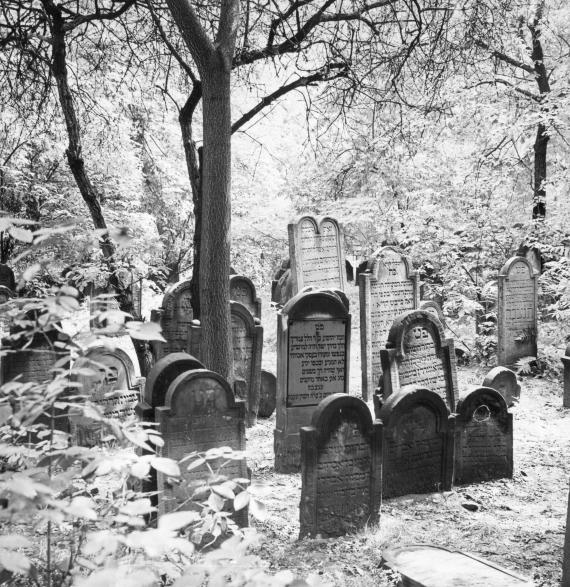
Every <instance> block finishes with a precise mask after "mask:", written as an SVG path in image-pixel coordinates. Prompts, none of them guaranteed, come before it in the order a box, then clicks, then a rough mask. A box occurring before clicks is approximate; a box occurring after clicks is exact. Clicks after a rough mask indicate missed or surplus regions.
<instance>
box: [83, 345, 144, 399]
mask: <svg viewBox="0 0 570 587" xmlns="http://www.w3.org/2000/svg"><path fill="white" fill-rule="evenodd" d="M106 357H110V358H112V359H114V360H117V361H119V363H120V364H121V366H122V367H123V369H124V373H125V375H126V378H127V381H126V382H125V385H126V387H125V388H124V389H131V388H132V387H133V386H134V384H135V381H136V379H137V374H136V369H135V365H134V363H133V361H132V360H131V358H130V357H129V355H128V354H127V353H126V352H125V351H123V350H122V349H117V348H116V349H109V348H107V347H104V346H93V347H90V348H88V349H87V351H86V353H85V355H84V356H83V357H80V358H79V359H77V361H76V362H75V364H74V367H82V366H84V365H87V366H89V365H91V366H94V367H98V365H97V364H98V363H99V364H101V365H103V366H104V365H105V364H106V363H105V358H106Z"/></svg>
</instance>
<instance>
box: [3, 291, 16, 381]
mask: <svg viewBox="0 0 570 587" xmlns="http://www.w3.org/2000/svg"><path fill="white" fill-rule="evenodd" d="M12 297H14V292H13V291H12V290H11V289H8V288H7V287H5V286H3V285H0V349H1V348H2V345H3V342H2V339H3V338H5V337H7V336H9V335H10V323H11V318H10V315H9V313H8V312H9V309H10V306H9V304H8V302H9V301H10V299H11V298H12ZM4 360H5V359H3V358H2V357H1V356H0V385H2V383H3V382H4V380H3V378H2V377H3V366H2V363H3V361H4Z"/></svg>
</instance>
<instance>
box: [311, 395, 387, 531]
mask: <svg viewBox="0 0 570 587" xmlns="http://www.w3.org/2000/svg"><path fill="white" fill-rule="evenodd" d="M380 434H381V425H380V422H377V421H376V422H374V423H373V422H372V416H371V414H370V410H369V409H368V406H367V405H366V404H365V403H364V402H363V401H362V400H361V399H359V398H356V397H351V396H349V395H346V394H344V393H339V394H334V395H332V396H329V397H327V398H325V399H324V400H322V401H321V403H320V404H319V406H318V407H317V409H316V410H315V412H314V413H313V417H312V421H311V426H307V427H303V428H301V477H302V489H301V504H300V522H301V528H300V538H302V537H303V536H307V535H308V536H313V537H314V536H316V535H317V534H320V535H321V536H323V537H325V538H326V537H329V536H341V535H343V534H347V533H349V532H356V531H358V530H361V529H362V528H364V527H365V526H366V525H371V524H374V523H375V522H377V520H378V509H379V507H380V495H381V494H380V490H381V487H380V482H381V466H382V460H381V456H382V453H381V444H380V440H381V438H380Z"/></svg>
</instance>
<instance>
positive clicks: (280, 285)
mask: <svg viewBox="0 0 570 587" xmlns="http://www.w3.org/2000/svg"><path fill="white" fill-rule="evenodd" d="M292 287H293V285H292V280H291V261H290V260H289V259H285V261H282V263H281V265H280V266H279V269H277V271H276V272H275V273H274V274H273V279H272V281H271V301H272V302H274V303H275V304H280V305H283V304H286V303H287V300H290V299H291V298H292V297H293V292H292Z"/></svg>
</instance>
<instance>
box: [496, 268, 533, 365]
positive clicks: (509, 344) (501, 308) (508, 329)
mask: <svg viewBox="0 0 570 587" xmlns="http://www.w3.org/2000/svg"><path fill="white" fill-rule="evenodd" d="M536 277H537V276H536V274H535V273H534V270H533V268H532V265H531V264H530V263H529V261H528V260H527V259H525V258H524V257H511V258H510V259H509V260H508V261H507V262H506V263H505V264H504V265H503V267H502V268H501V271H500V272H499V305H498V309H497V319H498V344H497V363H498V364H499V365H502V366H505V367H510V366H513V365H514V364H515V363H516V362H517V360H518V359H520V358H522V357H536V355H537V328H536V304H537V302H536V300H537V297H536Z"/></svg>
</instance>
